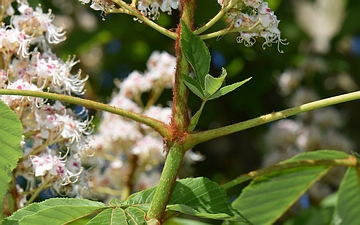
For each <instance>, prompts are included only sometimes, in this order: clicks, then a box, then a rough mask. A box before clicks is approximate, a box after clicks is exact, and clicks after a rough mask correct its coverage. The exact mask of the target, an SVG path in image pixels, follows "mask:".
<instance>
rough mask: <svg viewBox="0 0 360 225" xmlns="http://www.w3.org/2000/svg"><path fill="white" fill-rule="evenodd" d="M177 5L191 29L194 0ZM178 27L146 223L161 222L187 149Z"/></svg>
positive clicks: (183, 62) (184, 71)
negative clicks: (162, 144) (168, 108)
mask: <svg viewBox="0 0 360 225" xmlns="http://www.w3.org/2000/svg"><path fill="white" fill-rule="evenodd" d="M180 5H181V7H182V14H181V19H182V20H183V21H184V22H185V23H186V25H187V26H188V27H190V28H192V27H193V18H194V11H195V6H196V0H181V1H180ZM181 29H182V26H181V23H179V26H178V28H177V34H178V35H177V36H178V37H177V39H176V44H175V46H176V47H175V48H176V56H177V61H176V72H175V83H174V90H173V105H172V118H171V124H170V130H171V139H167V140H166V141H167V145H168V146H169V147H170V149H169V150H168V151H167V154H168V155H167V158H166V161H165V165H164V169H163V172H162V174H161V177H160V181H159V184H158V186H157V188H156V190H155V194H154V198H153V200H152V201H151V205H150V209H149V211H148V214H147V216H146V219H147V221H148V224H162V223H163V220H164V212H165V209H166V205H167V204H168V201H169V199H170V197H171V194H172V190H173V188H174V185H175V181H176V178H177V174H178V171H179V168H180V166H181V162H182V159H183V157H184V154H185V152H186V150H187V149H186V148H184V142H183V141H184V140H185V139H186V136H187V134H188V131H187V127H188V125H189V112H188V106H187V103H188V102H187V100H188V99H187V97H188V90H187V88H186V86H185V84H184V82H183V74H185V75H188V74H189V64H188V62H187V61H186V58H185V55H184V54H183V52H182V49H181V46H180V33H181Z"/></svg>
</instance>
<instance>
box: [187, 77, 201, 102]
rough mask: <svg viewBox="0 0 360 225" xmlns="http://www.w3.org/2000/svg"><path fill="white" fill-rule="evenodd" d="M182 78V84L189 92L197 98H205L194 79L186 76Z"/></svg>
mask: <svg viewBox="0 0 360 225" xmlns="http://www.w3.org/2000/svg"><path fill="white" fill-rule="evenodd" d="M183 77H184V83H185V85H186V86H187V87H188V88H189V89H190V91H192V92H193V93H194V94H196V95H197V96H198V97H199V98H201V99H204V98H205V96H204V93H203V90H202V88H201V86H200V84H199V82H198V81H197V80H195V79H194V78H192V77H189V76H186V75H183Z"/></svg>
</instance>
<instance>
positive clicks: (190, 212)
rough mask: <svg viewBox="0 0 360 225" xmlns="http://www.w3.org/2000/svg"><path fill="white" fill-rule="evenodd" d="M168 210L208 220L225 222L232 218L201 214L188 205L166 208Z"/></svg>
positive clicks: (223, 214) (224, 215) (217, 214)
mask: <svg viewBox="0 0 360 225" xmlns="http://www.w3.org/2000/svg"><path fill="white" fill-rule="evenodd" d="M166 209H169V210H172V211H176V212H181V213H184V214H186V215H192V216H198V217H203V218H208V219H217V220H224V219H229V218H230V217H229V215H228V214H226V213H216V214H214V213H206V212H199V211H197V210H195V209H193V208H191V207H189V206H187V205H183V204H176V205H169V206H168V207H166Z"/></svg>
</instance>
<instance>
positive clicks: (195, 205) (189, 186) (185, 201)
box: [124, 177, 243, 221]
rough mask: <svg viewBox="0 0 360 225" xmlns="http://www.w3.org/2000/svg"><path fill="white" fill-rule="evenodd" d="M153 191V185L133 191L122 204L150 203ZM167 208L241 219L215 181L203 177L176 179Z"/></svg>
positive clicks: (191, 213)
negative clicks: (136, 191)
mask: <svg viewBox="0 0 360 225" xmlns="http://www.w3.org/2000/svg"><path fill="white" fill-rule="evenodd" d="M154 192H155V187H154V188H150V189H147V190H144V191H141V192H139V193H135V194H133V195H131V196H130V197H129V198H128V199H127V200H126V201H125V202H124V204H127V205H139V204H140V205H144V206H145V205H146V204H150V203H151V200H152V198H153V196H154ZM168 209H169V210H174V211H179V212H181V213H185V214H189V215H196V216H200V217H204V218H210V219H215V218H221V219H224V218H227V219H231V218H233V219H234V220H237V221H243V219H242V218H241V215H240V214H239V213H238V212H237V211H236V210H234V209H233V208H232V207H231V205H230V200H229V197H228V196H227V194H226V192H225V190H224V189H223V188H221V187H220V186H219V185H218V184H217V183H215V182H213V181H211V180H209V179H207V178H203V177H198V178H187V179H181V180H178V181H176V183H175V187H174V191H173V194H172V196H171V198H170V200H169V204H168ZM225 215H227V216H225Z"/></svg>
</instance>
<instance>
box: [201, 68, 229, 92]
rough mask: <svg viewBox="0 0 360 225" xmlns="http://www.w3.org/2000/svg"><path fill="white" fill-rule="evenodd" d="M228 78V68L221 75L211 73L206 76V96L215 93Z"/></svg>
mask: <svg viewBox="0 0 360 225" xmlns="http://www.w3.org/2000/svg"><path fill="white" fill-rule="evenodd" d="M225 78H226V70H225V69H223V73H222V74H221V76H219V77H213V76H211V75H210V74H208V75H206V76H205V89H204V92H205V97H206V98H208V97H210V96H211V95H213V94H214V93H215V92H216V91H217V90H219V88H220V87H221V86H222V84H223V83H224V81H225Z"/></svg>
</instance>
